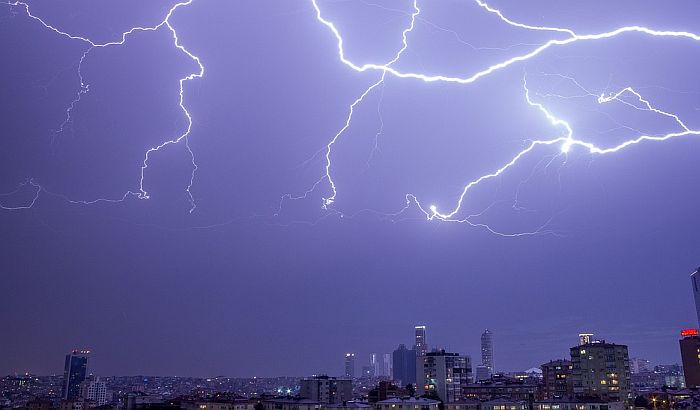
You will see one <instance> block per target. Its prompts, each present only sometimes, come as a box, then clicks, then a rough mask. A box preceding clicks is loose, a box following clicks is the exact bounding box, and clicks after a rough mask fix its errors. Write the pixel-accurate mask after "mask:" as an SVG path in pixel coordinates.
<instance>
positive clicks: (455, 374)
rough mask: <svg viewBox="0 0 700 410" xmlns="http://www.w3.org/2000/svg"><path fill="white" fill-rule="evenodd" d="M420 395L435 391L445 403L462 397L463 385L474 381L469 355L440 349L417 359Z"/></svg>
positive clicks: (417, 386)
mask: <svg viewBox="0 0 700 410" xmlns="http://www.w3.org/2000/svg"><path fill="white" fill-rule="evenodd" d="M416 368H417V371H420V372H421V378H420V380H417V382H416V392H417V393H418V395H423V394H426V393H428V394H430V393H431V392H434V393H435V394H437V397H439V398H440V400H442V401H443V402H445V403H450V402H454V401H457V400H458V399H459V398H460V397H462V386H465V385H467V384H469V383H471V381H472V364H471V358H470V357H469V356H462V355H460V354H459V353H448V352H445V351H444V350H438V351H434V352H430V353H426V354H425V356H421V357H418V358H417V359H416Z"/></svg>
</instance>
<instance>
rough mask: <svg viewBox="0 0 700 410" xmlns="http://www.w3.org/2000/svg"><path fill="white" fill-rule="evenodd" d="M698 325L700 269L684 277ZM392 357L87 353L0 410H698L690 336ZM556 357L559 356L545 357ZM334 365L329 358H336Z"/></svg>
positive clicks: (425, 338) (699, 363)
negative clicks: (106, 371)
mask: <svg viewBox="0 0 700 410" xmlns="http://www.w3.org/2000/svg"><path fill="white" fill-rule="evenodd" d="M690 279H691V289H692V293H693V296H694V299H695V305H696V313H697V318H698V325H700V283H698V281H699V280H700V269H698V270H695V271H694V272H692V274H691V275H690ZM414 332H415V333H414V335H415V339H414V340H413V341H412V343H409V344H408V345H407V344H405V343H400V344H399V345H398V347H397V348H396V349H395V350H394V351H393V352H391V353H372V354H370V355H369V357H367V358H360V357H357V356H356V355H355V353H352V352H348V353H346V354H345V356H344V359H343V365H344V374H341V375H326V374H316V375H307V376H303V377H291V376H280V377H275V378H257V377H252V378H230V377H224V376H217V377H212V378H194V377H154V376H100V375H95V374H92V373H91V372H90V360H91V352H90V351H89V350H73V351H71V352H69V353H68V354H67V355H66V356H65V362H64V371H63V374H62V375H61V374H56V375H50V376H42V375H33V374H22V375H8V376H6V377H3V378H2V379H1V380H0V392H1V393H2V395H1V396H0V400H2V401H0V408H3V409H29V410H52V409H59V410H85V409H101V410H110V409H113V410H136V409H161V408H162V409H191V410H195V409H199V410H323V409H329V410H352V409H374V410H397V409H419V410H534V409H536V410H624V409H697V408H700V332H699V331H698V328H687V329H682V330H680V331H679V332H680V333H679V353H680V356H681V359H682V364H653V363H651V362H650V361H649V360H646V359H644V358H639V357H630V355H629V347H628V346H626V345H623V344H616V343H614V341H606V340H604V339H599V338H597V337H596V335H595V334H593V333H580V334H579V335H578V343H577V344H576V345H575V346H572V347H571V348H570V351H569V352H551V354H552V356H553V359H552V360H551V361H549V362H547V363H542V364H540V365H539V366H536V367H532V368H530V369H524V370H522V371H515V372H514V371H506V370H502V369H500V368H499V367H497V365H496V363H497V358H498V354H497V352H498V342H497V341H498V338H497V334H496V333H494V332H492V331H491V330H489V329H486V330H484V331H483V333H482V334H481V338H480V341H479V342H480V343H479V346H480V352H481V357H479V358H474V360H473V359H472V357H470V356H468V355H464V354H461V353H459V352H450V351H446V350H445V349H440V348H431V344H430V338H429V329H428V327H427V326H426V325H416V326H415V329H414ZM556 357H559V358H556ZM339 360H340V358H339Z"/></svg>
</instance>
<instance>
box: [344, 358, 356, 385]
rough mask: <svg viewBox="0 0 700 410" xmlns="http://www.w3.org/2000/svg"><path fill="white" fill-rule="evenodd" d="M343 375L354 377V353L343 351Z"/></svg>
mask: <svg viewBox="0 0 700 410" xmlns="http://www.w3.org/2000/svg"><path fill="white" fill-rule="evenodd" d="M345 377H349V378H351V379H352V378H354V377H355V353H345Z"/></svg>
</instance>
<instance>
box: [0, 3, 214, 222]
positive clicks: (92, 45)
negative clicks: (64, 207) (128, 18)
mask: <svg viewBox="0 0 700 410" xmlns="http://www.w3.org/2000/svg"><path fill="white" fill-rule="evenodd" d="M192 2H193V0H186V1H182V2H179V3H176V4H175V5H173V6H172V7H171V8H170V9H169V10H168V13H167V14H166V16H165V18H164V19H163V20H162V21H161V22H160V23H158V24H157V25H154V26H148V27H132V28H130V29H129V30H127V31H125V32H123V33H122V35H121V38H120V39H119V40H114V41H108V42H106V43H98V42H95V41H93V40H91V39H89V38H87V37H84V36H80V35H74V34H70V33H68V32H66V31H63V30H60V29H58V28H56V27H55V26H53V25H51V24H49V23H47V22H46V21H45V20H44V19H42V18H40V17H38V16H36V15H34V14H32V12H31V10H30V8H29V4H28V3H25V2H22V1H9V2H5V4H7V5H8V6H10V7H21V8H23V9H24V10H25V13H26V15H27V17H29V18H30V19H32V20H34V21H37V22H38V23H40V24H41V25H42V26H43V27H44V28H46V29H48V30H51V31H53V32H54V33H56V34H58V35H60V36H63V37H66V38H68V39H71V40H78V41H81V42H84V43H86V44H87V45H88V46H89V47H88V49H87V50H85V52H84V53H83V54H82V56H81V58H80V62H79V64H78V78H79V80H80V88H79V90H78V91H77V94H76V98H75V99H74V100H73V101H72V102H71V104H70V106H69V107H68V108H67V109H66V117H65V119H64V121H63V122H62V123H61V125H60V127H59V128H58V130H57V131H56V134H59V133H61V132H63V130H64V127H65V126H66V125H67V124H68V123H69V122H70V121H71V115H72V111H73V110H74V108H75V106H76V104H78V103H79V102H80V99H81V97H82V95H83V94H85V93H87V92H89V90H90V86H89V84H86V83H85V81H84V78H83V74H82V65H83V62H84V61H85V58H86V57H87V56H88V54H89V53H90V52H91V51H92V50H94V49H99V48H107V47H112V46H121V45H124V44H125V43H126V41H127V38H128V37H129V36H131V35H132V34H134V33H136V32H146V31H157V30H160V29H162V28H164V27H165V28H166V29H167V30H169V31H170V33H171V34H172V37H173V44H174V46H175V48H177V49H178V50H180V51H181V52H183V53H184V54H186V55H187V56H188V57H189V58H190V59H191V60H192V61H194V62H195V63H196V64H197V66H198V67H199V70H198V71H197V72H195V73H191V74H189V75H187V76H185V77H183V78H181V79H180V80H179V86H180V91H179V93H180V99H179V106H180V109H181V110H182V112H183V113H184V115H185V117H186V118H187V127H186V129H185V131H184V132H183V133H182V134H180V135H179V136H177V137H175V138H173V139H170V140H168V141H165V142H163V143H161V144H159V145H157V146H155V147H151V148H149V149H148V150H147V151H146V152H145V153H144V158H143V162H142V165H141V169H140V178H139V186H138V190H137V191H127V192H126V193H125V194H124V195H123V196H122V197H121V198H118V199H108V198H98V199H95V200H90V201H84V200H71V199H68V198H65V197H64V198H65V199H66V200H68V201H69V202H71V203H74V204H85V205H89V204H94V203H98V202H122V201H124V200H125V199H126V198H128V197H130V196H134V197H137V198H139V199H148V198H149V195H148V192H147V191H146V189H145V188H144V178H145V175H144V174H145V172H146V169H147V168H148V161H149V159H150V156H151V154H152V153H154V152H156V151H159V150H161V149H163V148H165V147H167V146H169V145H173V144H178V143H180V142H181V141H182V140H184V141H185V147H186V149H187V151H188V152H189V155H190V158H191V161H192V173H191V175H190V181H189V183H188V185H187V188H186V192H187V197H188V200H189V202H190V205H191V208H190V212H192V211H194V209H195V208H196V206H197V205H196V203H195V201H194V197H193V196H192V192H191V188H192V185H193V184H194V178H195V173H196V171H197V169H198V165H197V163H196V161H195V157H194V152H192V149H191V148H190V145H189V135H190V132H191V130H192V122H193V121H192V116H191V115H190V112H189V111H188V110H187V107H186V106H185V104H184V92H185V91H184V86H185V83H186V82H187V81H190V80H194V79H196V78H202V77H203V76H204V65H203V64H202V62H201V61H200V59H199V57H197V56H196V55H194V54H192V53H191V52H190V51H189V50H187V49H186V48H185V47H184V46H183V45H182V44H180V39H179V38H178V36H177V31H176V30H175V28H174V27H173V26H172V24H171V23H170V18H171V17H172V15H173V13H174V12H175V11H176V10H177V9H178V8H180V7H185V6H189V5H190V4H192ZM30 183H31V185H32V186H34V187H37V198H34V200H33V201H32V203H31V205H29V206H27V207H31V206H33V205H34V203H36V201H37V199H38V195H39V193H41V192H47V193H49V191H47V190H46V189H44V188H43V187H41V185H39V184H38V183H36V182H35V181H33V180H30ZM53 195H59V194H53ZM59 196H62V197H63V195H59ZM18 209H23V208H18Z"/></svg>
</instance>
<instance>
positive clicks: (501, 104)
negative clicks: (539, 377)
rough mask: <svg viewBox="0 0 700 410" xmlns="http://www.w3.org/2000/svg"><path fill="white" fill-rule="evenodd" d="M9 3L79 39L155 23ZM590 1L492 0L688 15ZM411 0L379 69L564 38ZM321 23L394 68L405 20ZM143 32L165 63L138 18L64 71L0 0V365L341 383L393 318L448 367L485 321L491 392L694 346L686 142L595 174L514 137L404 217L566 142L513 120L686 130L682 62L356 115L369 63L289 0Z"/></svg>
mask: <svg viewBox="0 0 700 410" xmlns="http://www.w3.org/2000/svg"><path fill="white" fill-rule="evenodd" d="M28 3H29V10H30V11H31V13H32V15H34V16H36V17H37V18H40V19H41V20H42V21H43V22H45V23H47V24H49V25H51V26H52V27H53V28H55V29H56V30H59V31H62V32H64V33H67V34H70V35H73V36H80V37H82V38H85V39H90V40H91V41H92V42H94V43H95V44H104V43H108V42H112V41H119V40H121V39H122V33H124V32H126V31H128V30H129V29H130V28H133V27H155V26H157V25H158V24H159V23H161V22H163V21H164V19H165V18H166V15H167V14H168V11H169V10H171V8H172V7H173V6H174V4H175V2H163V1H161V2H141V1H134V0H130V1H111V2H99V4H98V3H95V2H91V1H88V0H80V1H78V0H74V1H63V0H61V1H52V2H33V1H32V2H28ZM525 3H527V4H525ZM609 3H610V2H607V1H590V2H561V1H554V0H547V1H545V0H538V1H529V2H516V1H512V0H511V1H503V0H501V1H496V0H494V1H493V2H491V3H489V4H490V5H491V6H492V7H494V8H497V9H499V10H501V11H502V13H503V15H504V16H506V17H507V19H510V20H509V21H513V22H520V23H523V24H527V25H531V26H547V27H560V28H567V29H570V30H573V31H574V32H575V33H577V34H584V35H585V34H595V33H603V32H609V31H612V30H615V29H617V28H620V27H624V26H644V27H648V28H652V29H655V30H672V31H683V32H691V33H700V23H699V22H698V19H697V16H698V13H700V6H698V5H697V4H696V3H695V2H693V1H677V2H673V3H672V4H671V3H669V2H654V1H631V0H626V1H619V2H614V3H615V4H612V5H611V4H609ZM417 4H418V6H419V8H420V14H418V15H417V16H416V17H415V25H414V27H413V30H411V31H410V32H407V34H406V40H407V44H408V46H407V47H406V49H405V50H404V51H403V52H402V53H401V55H400V58H399V59H398V61H396V62H395V63H393V64H392V65H391V67H392V68H394V69H396V70H398V71H399V72H403V73H408V72H410V73H421V74H425V75H442V76H447V77H460V78H462V77H469V76H471V75H472V74H473V73H476V72H479V71H481V70H484V69H486V68H488V67H489V66H492V65H494V64H497V63H499V62H502V61H505V60H508V59H511V58H513V57H516V56H518V55H525V54H527V53H529V52H530V51H532V50H534V49H536V48H537V47H538V46H540V45H542V44H545V43H546V42H547V41H550V40H555V39H562V40H563V39H566V38H567V37H568V36H569V34H567V32H564V31H552V30H549V31H544V30H531V29H527V28H522V27H514V26H513V25H512V24H508V23H507V22H506V21H504V19H502V18H500V17H499V16H498V15H497V14H495V13H491V12H489V11H487V10H486V9H485V8H483V7H480V6H479V5H478V4H477V3H476V2H474V1H470V0H459V1H458V0H444V1H434V0H424V1H421V0H418V2H417ZM318 6H319V8H320V10H321V11H322V16H323V18H324V19H326V20H327V21H330V22H333V24H334V25H335V27H336V28H337V30H338V32H339V33H340V34H341V35H342V37H343V40H344V41H343V47H344V52H345V58H347V59H348V61H352V62H353V63H356V64H357V65H358V66H361V65H363V64H367V63H375V64H379V65H381V64H386V63H387V62H389V61H391V60H392V59H393V58H394V57H395V56H396V54H397V52H398V51H399V50H400V49H401V48H402V32H404V30H406V29H407V28H408V27H409V26H410V23H411V18H412V13H413V12H414V9H413V3H412V1H410V0H385V1H382V2H380V1H379V0H367V1H362V0H345V1H341V0H318ZM168 23H169V24H170V25H171V26H172V28H173V29H174V30H175V32H176V33H177V38H178V43H177V44H178V45H180V46H181V47H182V48H178V47H176V45H175V43H174V38H173V32H172V31H170V30H169V29H168V27H167V26H161V27H160V28H159V29H157V30H149V31H135V32H133V33H132V34H130V35H128V36H127V37H126V41H125V42H124V44H123V45H114V46H109V47H97V48H93V49H92V50H90V51H89V53H87V54H84V53H85V52H86V51H87V50H88V49H89V48H90V45H89V44H88V43H86V42H85V41H82V40H80V39H71V38H68V37H67V36H65V35H61V34H59V33H57V32H55V31H53V30H51V29H50V28H47V27H45V26H44V25H42V24H41V22H40V21H39V20H36V19H32V18H30V17H29V16H28V15H27V12H26V9H25V7H24V6H22V5H15V6H9V5H4V4H2V5H0V38H2V39H3V41H2V43H0V44H1V45H0V46H1V47H2V59H1V61H2V64H0V87H1V89H2V93H1V94H0V102H1V103H2V104H1V105H2V111H0V120H1V121H0V143H1V145H0V147H1V149H0V167H1V170H2V171H1V172H0V193H2V196H0V205H1V206H2V208H5V209H0V226H1V227H2V246H1V247H0V252H1V253H2V258H1V259H0V260H1V261H2V264H1V265H0V272H1V276H0V329H1V330H0V335H1V336H0V352H2V353H1V354H0V374H9V373H15V372H27V371H29V372H33V373H37V374H50V373H58V372H61V371H62V360H63V357H62V356H63V355H64V354H65V353H66V352H67V351H69V350H71V349H73V348H89V349H90V350H92V351H94V352H95V357H94V360H93V364H94V367H93V370H94V371H95V372H96V373H97V374H103V375H128V374H150V375H192V376H214V375H228V376H273V375H298V376H302V375H308V374H311V373H319V372H325V373H329V374H331V375H337V374H340V373H342V370H343V357H344V353H345V352H355V353H356V355H357V356H356V357H358V370H359V366H360V365H362V364H365V362H366V361H367V360H368V355H369V353H371V352H378V353H383V352H391V351H392V350H393V349H395V348H396V347H397V345H398V344H399V343H404V344H407V345H411V344H412V343H413V334H412V332H413V326H414V325H417V324H424V325H426V326H427V328H428V336H427V340H428V344H429V345H430V346H431V347H442V348H446V349H449V350H452V351H457V352H461V353H465V354H469V355H471V356H472V359H473V363H474V364H477V363H479V361H480V356H479V335H480V334H481V332H482V331H483V330H484V329H486V328H488V329H490V330H491V331H492V332H493V333H494V350H495V353H494V357H495V359H494V361H495V366H496V369H497V370H504V371H515V370H524V369H527V368H530V367H535V366H539V365H540V364H541V363H544V362H545V361H548V360H550V359H556V358H564V357H567V356H568V348H569V347H571V346H573V345H575V344H576V341H577V334H578V333H579V332H593V333H595V334H596V335H597V336H598V337H600V338H603V339H606V340H607V341H610V342H615V343H624V344H628V345H629V349H630V355H631V356H633V357H634V356H636V357H643V358H647V359H649V360H651V361H652V362H654V363H657V364H658V363H663V364H667V363H675V362H678V361H679V359H680V357H679V350H678V338H679V333H678V332H679V330H680V329H681V328H684V327H695V326H697V318H696V316H695V310H694V305H693V300H692V293H691V290H690V281H689V274H690V273H691V272H692V271H693V270H695V269H696V268H697V266H698V264H700V257H699V256H698V254H699V249H700V239H699V238H698V234H697V231H698V227H700V213H699V212H698V206H697V204H698V200H699V199H700V190H698V187H699V186H700V174H699V173H698V172H697V158H698V155H700V136H698V135H687V136H680V137H678V138H671V139H668V140H666V141H663V142H660V141H643V142H641V143H639V144H634V145H632V146H628V147H626V148H624V149H621V150H619V151H618V152H614V153H608V154H604V155H601V154H595V153H591V152H589V150H588V149H587V148H585V147H583V146H573V147H571V149H570V150H569V152H567V153H563V152H562V144H550V145H543V146H537V147H535V148H533V149H532V150H531V151H529V152H528V153H527V154H526V155H524V156H523V157H522V158H520V159H519V160H518V161H517V162H516V163H515V164H514V165H513V166H512V167H509V168H508V169H507V170H505V171H504V172H503V173H502V174H500V175H499V176H497V177H493V178H488V179H486V180H485V181H483V182H481V183H479V184H477V185H476V186H475V187H473V188H472V189H470V190H469V192H468V194H467V195H466V196H465V197H464V198H463V201H462V204H461V208H460V209H459V212H458V214H456V215H455V218H452V219H453V221H444V220H440V218H427V217H426V212H427V213H428V216H432V215H431V214H430V210H429V206H430V205H435V207H436V209H437V210H438V211H439V212H441V213H448V212H450V211H451V210H453V209H455V207H456V206H457V203H458V201H459V199H460V194H461V193H462V192H463V189H464V187H465V186H466V185H467V184H469V183H470V182H473V181H476V180H478V179H479V178H480V177H482V176H484V175H489V174H492V173H494V172H496V171H497V170H498V169H500V168H501V167H503V166H504V165H506V164H508V163H509V161H511V160H512V159H513V158H514V157H515V156H516V155H517V154H518V153H519V152H521V151H523V150H524V149H526V148H528V146H529V144H531V143H532V141H537V140H552V139H555V138H560V137H562V136H566V135H567V129H566V127H565V126H563V125H562V124H561V123H559V124H552V122H551V121H550V119H548V118H547V117H546V116H545V115H544V112H543V111H542V110H540V109H539V108H538V107H537V105H536V104H541V106H542V107H543V109H546V110H547V111H548V112H549V113H550V114H552V115H553V116H555V117H556V118H558V119H561V120H564V121H566V124H567V125H568V126H569V127H570V128H571V130H572V132H573V134H572V135H573V138H577V139H580V140H582V141H586V142H590V143H592V144H595V145H596V146H598V147H601V148H609V147H615V146H618V145H619V144H621V143H623V142H625V141H629V140H633V139H635V138H638V137H639V136H643V135H646V136H657V137H658V136H663V135H668V134H669V133H678V132H682V131H683V128H682V126H685V127H687V129H689V130H697V129H700V117H699V115H698V114H699V113H700V83H699V82H698V80H697V65H698V62H699V61H700V41H698V40H693V39H690V38H688V37H675V36H674V37H671V36H654V35H649V34H645V33H640V32H629V33H622V34H620V35H616V36H613V37H611V38H607V39H602V40H595V41H580V42H573V43H571V44H566V45H561V46H556V47H551V48H548V49H546V50H544V51H543V52H542V53H540V54H538V55H536V56H533V57H532V58H527V59H523V61H519V62H517V63H514V64H512V65H509V66H508V67H505V68H503V69H501V70H497V71H495V72H493V73H491V74H489V75H486V76H484V77H482V78H480V79H479V80H478V81H474V82H473V83H470V84H458V83H450V82H445V81H435V82H425V81H422V80H421V79H416V78H400V77H398V76H395V75H392V74H387V75H386V77H385V80H384V82H383V83H381V84H378V85H376V86H375V87H374V88H372V89H371V90H369V92H367V93H366V94H365V92H366V91H367V90H368V88H369V87H370V86H372V85H373V84H377V82H378V81H379V80H380V79H381V77H382V71H381V70H367V71H364V72H357V71H356V70H353V69H352V68H351V67H349V66H348V65H347V64H343V62H342V61H341V60H340V59H339V55H338V42H337V39H336V37H335V36H334V33H333V32H332V31H331V30H330V29H329V27H327V26H326V25H324V24H322V22H321V21H319V19H318V18H317V14H316V10H315V9H314V5H313V3H312V2H311V0H289V1H282V0H277V1H268V0H239V1H217V0H194V1H192V3H191V4H186V5H183V6H181V7H178V8H177V9H176V10H175V11H174V12H173V13H172V15H171V17H170V18H169V19H168ZM188 53H189V54H188ZM83 56H85V57H84V58H82V63H81V57H83ZM194 56H196V57H197V58H198V59H199V62H201V64H202V66H204V67H205V70H204V75H203V76H202V78H192V79H190V80H187V81H185V82H184V85H183V90H184V93H183V97H184V98H183V104H184V106H185V107H186V109H187V111H188V113H189V114H190V115H191V118H192V128H191V132H190V133H189V134H188V137H187V142H188V144H187V145H186V144H185V142H186V141H185V140H184V139H183V140H181V141H180V142H179V143H177V144H172V145H168V146H166V147H164V148H163V149H160V150H158V151H156V152H152V153H151V154H150V155H149V160H148V163H147V165H148V166H147V167H146V168H145V170H144V173H143V176H144V177H143V183H142V184H140V178H141V172H142V167H143V161H144V155H145V153H146V152H147V151H148V150H149V148H152V147H157V146H159V145H160V144H162V143H164V142H166V141H169V140H173V139H176V138H178V137H180V136H182V135H183V133H185V132H186V130H187V127H188V119H187V116H186V114H185V112H184V111H183V110H182V108H181V107H180V105H179V102H180V100H179V99H180V95H179V92H180V86H179V84H180V80H181V79H182V78H187V76H191V75H192V74H195V73H197V72H199V66H198V62H197V61H196V59H194V58H193V57H194ZM79 73H80V74H81V75H82V81H83V84H82V88H81V80H80V76H79ZM526 87H527V90H528V92H527V95H526ZM627 87H631V88H630V89H629V90H634V93H636V94H633V93H632V92H631V91H627V92H625V93H623V94H621V95H620V96H619V98H618V99H616V100H613V101H609V102H602V101H601V100H599V97H600V96H604V97H605V96H610V95H615V93H618V92H621V91H623V90H625V89H626V88H627ZM81 90H82V92H81ZM363 95H364V98H362V101H359V102H358V103H357V104H355V105H354V107H353V113H352V114H353V116H352V121H350V123H349V124H350V125H349V126H348V127H347V128H346V129H345V130H344V131H343V132H342V133H340V134H339V135H338V133H339V131H341V130H342V129H343V127H344V126H345V125H346V122H347V121H348V115H349V110H350V106H351V104H353V102H355V101H356V100H357V99H358V98H360V97H361V96H363ZM78 96H79V97H80V98H79V101H77V102H76V101H75V100H76V99H77V97H78ZM527 97H529V98H530V101H528V98H527ZM644 102H647V103H648V104H649V105H645V103H644ZM650 107H653V108H654V109H651V108H650ZM674 116H676V117H674ZM336 135H338V138H337V139H336V140H335V143H334V144H333V145H332V149H331V151H330V153H328V154H327V144H329V142H331V141H332V140H333V138H334V136H336ZM188 146H189V150H188ZM190 151H191V152H192V154H193V155H194V163H195V164H196V172H195V173H194V179H193V180H192V182H193V183H192V186H191V188H190V189H189V192H190V193H191V198H190V195H189V194H188V185H189V184H190V182H191V180H190V179H191V178H192V171H193V167H194V166H193V158H191V156H190ZM326 155H328V159H330V166H328V170H329V171H328V172H329V174H330V175H331V179H329V178H328V176H327V175H326V172H327V170H326V167H327V162H326V161H327V157H326ZM331 180H332V182H333V184H331ZM333 186H335V188H336V195H335V196H333V191H332V189H333ZM141 190H143V192H141ZM37 193H38V196H36V198H35V195H36V194H37ZM146 195H147V196H148V199H145V197H146ZM330 197H332V198H333V202H332V203H329V204H327V206H326V207H325V208H324V206H323V205H324V198H330ZM35 199H36V200H35ZM99 199H103V200H102V201H100V200H99ZM104 199H108V201H104ZM34 200H35V201H34ZM96 200H98V201H96ZM419 204H420V206H419ZM194 205H196V208H194V210H192V208H193V206H194ZM191 210H192V211H191ZM190 211H191V212H190ZM470 215H471V216H470ZM429 219H431V220H429ZM455 220H456V221H455ZM457 221H463V222H457ZM465 221H466V222H465Z"/></svg>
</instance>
